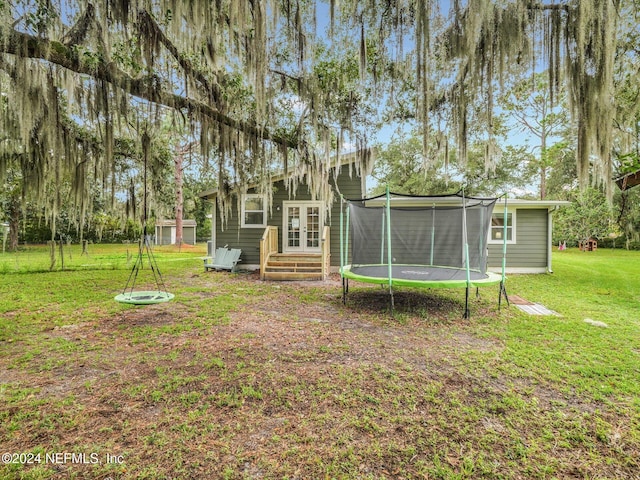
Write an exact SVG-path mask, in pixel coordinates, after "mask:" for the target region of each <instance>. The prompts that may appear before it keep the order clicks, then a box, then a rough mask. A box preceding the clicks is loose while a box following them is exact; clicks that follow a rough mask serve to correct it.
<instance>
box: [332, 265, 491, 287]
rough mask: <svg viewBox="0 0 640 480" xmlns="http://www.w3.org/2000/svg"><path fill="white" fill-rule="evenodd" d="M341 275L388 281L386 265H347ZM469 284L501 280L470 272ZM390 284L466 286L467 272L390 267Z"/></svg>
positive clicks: (445, 268)
mask: <svg viewBox="0 0 640 480" xmlns="http://www.w3.org/2000/svg"><path fill="white" fill-rule="evenodd" d="M343 275H344V276H345V277H348V278H352V279H354V280H360V281H363V282H370V283H386V282H388V279H389V266H388V265H348V266H347V267H345V269H344V272H343ZM469 277H470V280H471V282H472V283H473V284H474V285H475V284H478V283H480V284H482V283H497V282H499V281H500V280H501V277H500V276H499V275H496V274H494V273H490V272H487V273H482V272H479V271H477V270H476V271H474V270H471V271H470V272H469ZM391 278H392V282H393V283H394V284H396V285H407V286H411V285H414V286H426V285H430V284H431V285H433V286H436V285H435V284H442V285H443V286H466V282H467V271H466V270H465V269H460V268H451V267H438V266H429V265H392V266H391Z"/></svg>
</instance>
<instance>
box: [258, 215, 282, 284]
mask: <svg viewBox="0 0 640 480" xmlns="http://www.w3.org/2000/svg"><path fill="white" fill-rule="evenodd" d="M273 253H278V227H274V226H268V227H267V228H265V230H264V233H263V234H262V238H261V239H260V278H261V279H262V280H264V278H265V272H266V271H267V262H268V261H269V256H270V255H271V254H273Z"/></svg>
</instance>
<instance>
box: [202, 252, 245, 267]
mask: <svg viewBox="0 0 640 480" xmlns="http://www.w3.org/2000/svg"><path fill="white" fill-rule="evenodd" d="M241 254H242V250H240V249H239V248H226V247H220V248H217V249H216V253H215V255H214V256H213V258H210V257H207V258H205V259H204V271H205V272H207V271H209V270H229V271H230V272H233V271H234V270H235V268H236V265H237V264H238V262H240V261H241V260H240V255H241Z"/></svg>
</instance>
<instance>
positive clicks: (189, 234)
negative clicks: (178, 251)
mask: <svg viewBox="0 0 640 480" xmlns="http://www.w3.org/2000/svg"><path fill="white" fill-rule="evenodd" d="M196 226H197V224H196V221H195V220H183V221H182V243H186V244H189V245H195V243H196ZM175 243H176V221H175V219H174V220H157V221H156V245H174V244H175Z"/></svg>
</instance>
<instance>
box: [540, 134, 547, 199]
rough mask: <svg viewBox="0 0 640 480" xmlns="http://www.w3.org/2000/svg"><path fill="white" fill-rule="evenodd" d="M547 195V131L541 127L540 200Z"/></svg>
mask: <svg viewBox="0 0 640 480" xmlns="http://www.w3.org/2000/svg"><path fill="white" fill-rule="evenodd" d="M546 196H547V131H546V127H544V126H543V127H542V129H541V135H540V200H544V199H545V197H546Z"/></svg>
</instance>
